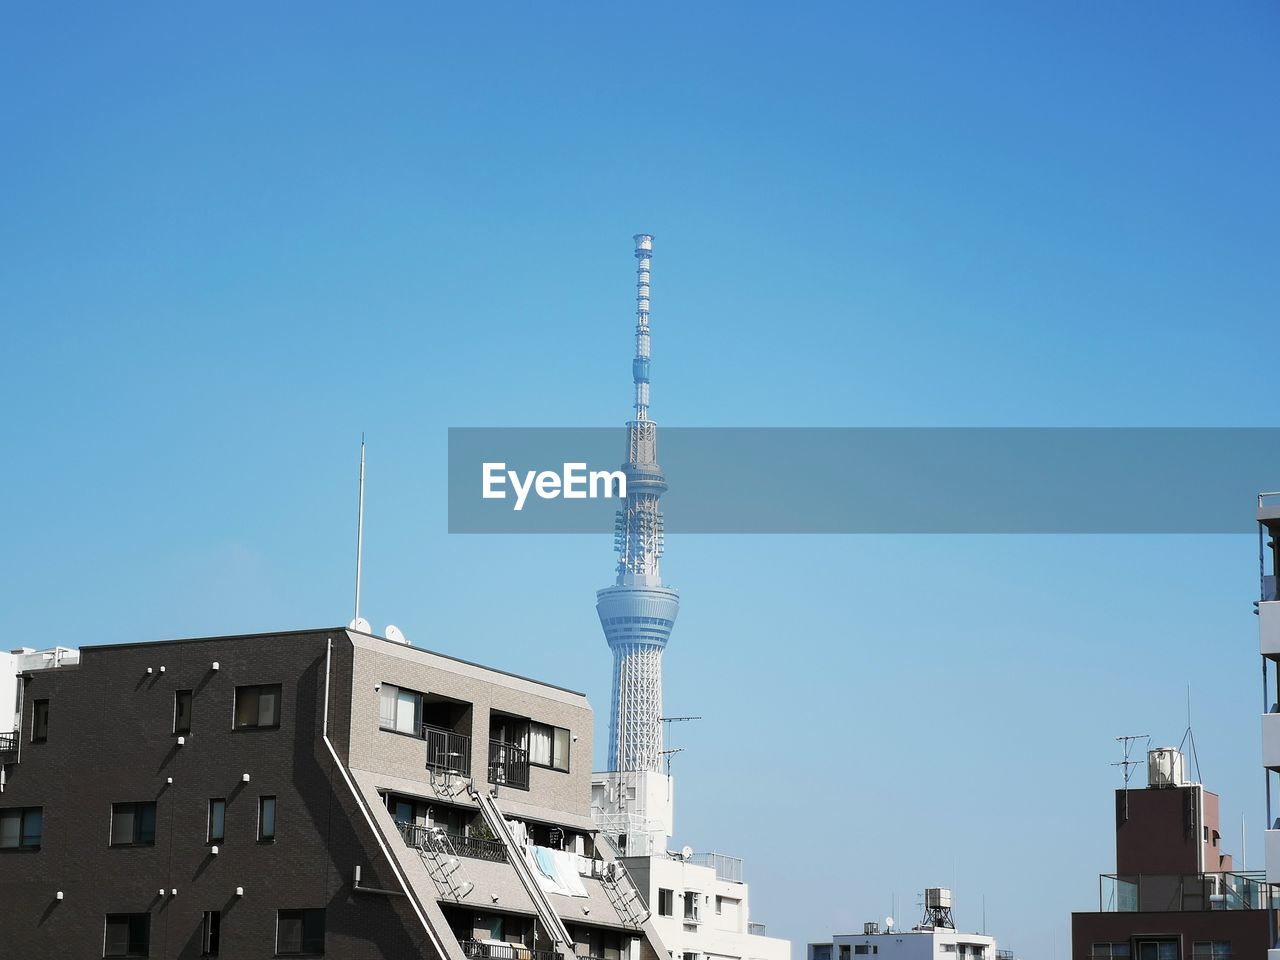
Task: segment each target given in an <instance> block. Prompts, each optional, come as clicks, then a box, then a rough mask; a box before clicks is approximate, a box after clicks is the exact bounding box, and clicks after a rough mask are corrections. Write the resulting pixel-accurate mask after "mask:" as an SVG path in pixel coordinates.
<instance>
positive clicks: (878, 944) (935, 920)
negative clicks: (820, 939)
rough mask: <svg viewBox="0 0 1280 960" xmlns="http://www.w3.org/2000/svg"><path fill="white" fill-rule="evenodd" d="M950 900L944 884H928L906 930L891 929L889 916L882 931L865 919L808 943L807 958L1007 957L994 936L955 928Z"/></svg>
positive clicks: (970, 959)
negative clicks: (920, 914) (915, 919)
mask: <svg viewBox="0 0 1280 960" xmlns="http://www.w3.org/2000/svg"><path fill="white" fill-rule="evenodd" d="M951 902H952V901H951V891H950V890H948V889H947V888H946V887H929V888H928V889H926V890H925V892H924V903H925V915H924V920H923V921H922V922H921V923H918V924H916V926H914V927H912V928H911V929H910V930H898V929H895V928H894V927H893V926H892V924H893V920H892V918H889V919H887V920H886V922H885V929H884V930H883V931H881V929H880V924H879V923H876V922H872V923H865V924H863V926H862V933H860V934H853V933H845V934H836V935H835V936H833V937H832V938H831V940H830V941H829V942H827V943H811V944H809V954H808V958H807V960H853V958H854V957H883V958H887V960H961V958H965V960H997V958H999V960H1011V958H1010V955H1009V954H1007V953H1004V952H1001V951H999V950H998V948H997V946H996V938H995V937H989V936H987V935H986V934H985V933H964V932H962V931H959V930H957V929H956V928H955V924H954V922H953V920H952V918H951Z"/></svg>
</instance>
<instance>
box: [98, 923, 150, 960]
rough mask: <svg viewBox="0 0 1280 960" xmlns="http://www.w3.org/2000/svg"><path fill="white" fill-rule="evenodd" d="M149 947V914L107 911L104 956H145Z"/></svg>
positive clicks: (148, 951) (148, 952)
mask: <svg viewBox="0 0 1280 960" xmlns="http://www.w3.org/2000/svg"><path fill="white" fill-rule="evenodd" d="M150 948H151V914H149V913H108V914H107V934H106V938H105V942H104V944H103V949H102V955H103V956H104V957H145V956H149V955H150V952H151V950H150Z"/></svg>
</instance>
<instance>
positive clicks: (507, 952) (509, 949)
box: [459, 940, 555, 960]
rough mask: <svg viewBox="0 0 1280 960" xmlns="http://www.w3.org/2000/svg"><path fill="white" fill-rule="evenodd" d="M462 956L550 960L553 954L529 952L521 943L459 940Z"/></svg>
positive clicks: (477, 959) (475, 959) (491, 959)
mask: <svg viewBox="0 0 1280 960" xmlns="http://www.w3.org/2000/svg"><path fill="white" fill-rule="evenodd" d="M459 945H460V946H461V947H462V953H463V955H464V956H467V957H471V958H472V960H551V958H553V957H555V953H553V952H552V951H549V950H530V949H529V948H528V947H526V946H525V945H524V944H523V943H484V942H483V941H481V940H460V941H459Z"/></svg>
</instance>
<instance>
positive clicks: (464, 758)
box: [422, 724, 471, 777]
mask: <svg viewBox="0 0 1280 960" xmlns="http://www.w3.org/2000/svg"><path fill="white" fill-rule="evenodd" d="M422 739H423V740H425V741H426V742H427V767H428V768H429V769H431V770H444V771H447V772H449V773H460V774H462V775H463V776H464V777H469V776H471V738H470V737H468V736H464V735H463V734H461V733H454V732H453V731H452V730H446V729H445V728H444V727H433V726H431V725H430V724H423V726H422Z"/></svg>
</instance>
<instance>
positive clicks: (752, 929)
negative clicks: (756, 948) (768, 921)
mask: <svg viewBox="0 0 1280 960" xmlns="http://www.w3.org/2000/svg"><path fill="white" fill-rule="evenodd" d="M747 933H749V934H751V936H753V937H763V936H765V935H766V934H765V932H764V924H763V923H748V924H747Z"/></svg>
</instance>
